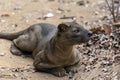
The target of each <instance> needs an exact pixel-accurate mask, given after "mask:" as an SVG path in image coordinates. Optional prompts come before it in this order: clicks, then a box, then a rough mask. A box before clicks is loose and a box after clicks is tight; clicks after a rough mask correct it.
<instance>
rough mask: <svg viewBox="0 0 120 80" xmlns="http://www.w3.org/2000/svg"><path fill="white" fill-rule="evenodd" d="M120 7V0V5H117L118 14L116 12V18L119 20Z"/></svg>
mask: <svg viewBox="0 0 120 80" xmlns="http://www.w3.org/2000/svg"><path fill="white" fill-rule="evenodd" d="M119 7H120V0H119V3H118V5H117V12H116V18H117V20H118V16H119Z"/></svg>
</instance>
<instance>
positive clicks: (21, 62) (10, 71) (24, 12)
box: [0, 0, 120, 80]
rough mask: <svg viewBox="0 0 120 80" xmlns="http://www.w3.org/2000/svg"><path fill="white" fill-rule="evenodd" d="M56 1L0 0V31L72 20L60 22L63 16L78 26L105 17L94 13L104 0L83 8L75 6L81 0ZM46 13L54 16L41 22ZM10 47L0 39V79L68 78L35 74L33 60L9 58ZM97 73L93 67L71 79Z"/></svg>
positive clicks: (88, 79) (89, 77)
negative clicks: (70, 17) (72, 17)
mask: <svg viewBox="0 0 120 80" xmlns="http://www.w3.org/2000/svg"><path fill="white" fill-rule="evenodd" d="M58 1H60V0H53V1H52V0H51V1H50V0H49V1H48V0H0V16H1V17H0V32H2V31H3V32H17V31H20V30H23V29H25V28H27V27H29V26H30V25H32V24H36V23H41V22H45V23H52V24H55V25H58V24H59V23H61V22H64V21H72V19H60V18H61V17H63V16H64V15H66V16H68V17H69V16H76V20H77V22H78V23H85V22H87V21H88V22H91V21H94V20H97V19H98V18H101V17H102V16H103V15H104V14H105V13H98V12H97V10H99V6H100V4H102V2H103V0H88V1H89V3H86V5H84V6H79V5H77V4H75V3H76V2H77V1H80V0H64V1H65V2H64V3H60V2H58ZM61 1H62V0H61ZM58 8H60V9H62V11H60V10H58ZM48 13H52V14H53V15H54V16H53V17H51V18H46V19H45V20H44V19H43V18H44V15H46V14H48ZM98 14H100V15H98ZM86 28H87V27H86ZM10 45H11V41H8V40H4V39H0V53H1V56H0V80H68V79H69V78H68V77H62V78H58V77H55V76H53V75H51V74H47V73H42V72H34V70H33V66H32V64H33V59H32V58H30V57H24V56H14V55H12V54H11V53H10V51H9V48H10ZM119 68H120V67H119V66H115V67H114V68H113V69H114V71H117V70H119ZM99 74H100V70H99V69H97V68H96V69H94V70H93V71H91V72H88V73H82V72H79V73H77V74H76V75H75V76H74V77H73V78H72V80H92V78H93V77H95V76H97V75H99ZM94 80H103V79H94ZM116 80H117V79H116Z"/></svg>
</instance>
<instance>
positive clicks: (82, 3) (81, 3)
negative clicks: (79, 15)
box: [77, 0, 85, 6]
mask: <svg viewBox="0 0 120 80" xmlns="http://www.w3.org/2000/svg"><path fill="white" fill-rule="evenodd" d="M77 4H78V5H79V6H84V5H85V1H84V0H82V1H78V2H77Z"/></svg>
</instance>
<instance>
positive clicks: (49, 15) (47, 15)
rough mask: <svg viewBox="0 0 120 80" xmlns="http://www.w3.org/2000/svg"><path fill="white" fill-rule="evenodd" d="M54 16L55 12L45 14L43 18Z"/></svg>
mask: <svg viewBox="0 0 120 80" xmlns="http://www.w3.org/2000/svg"><path fill="white" fill-rule="evenodd" d="M53 16H54V14H53V13H47V14H46V15H44V16H43V19H46V18H51V17H53Z"/></svg>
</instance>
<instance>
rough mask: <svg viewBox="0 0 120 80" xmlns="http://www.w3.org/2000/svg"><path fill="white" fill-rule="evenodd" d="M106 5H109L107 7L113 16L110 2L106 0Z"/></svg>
mask: <svg viewBox="0 0 120 80" xmlns="http://www.w3.org/2000/svg"><path fill="white" fill-rule="evenodd" d="M106 3H107V6H108V8H109V11H110V12H111V14H112V10H111V7H110V5H109V3H108V0H106Z"/></svg>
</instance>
